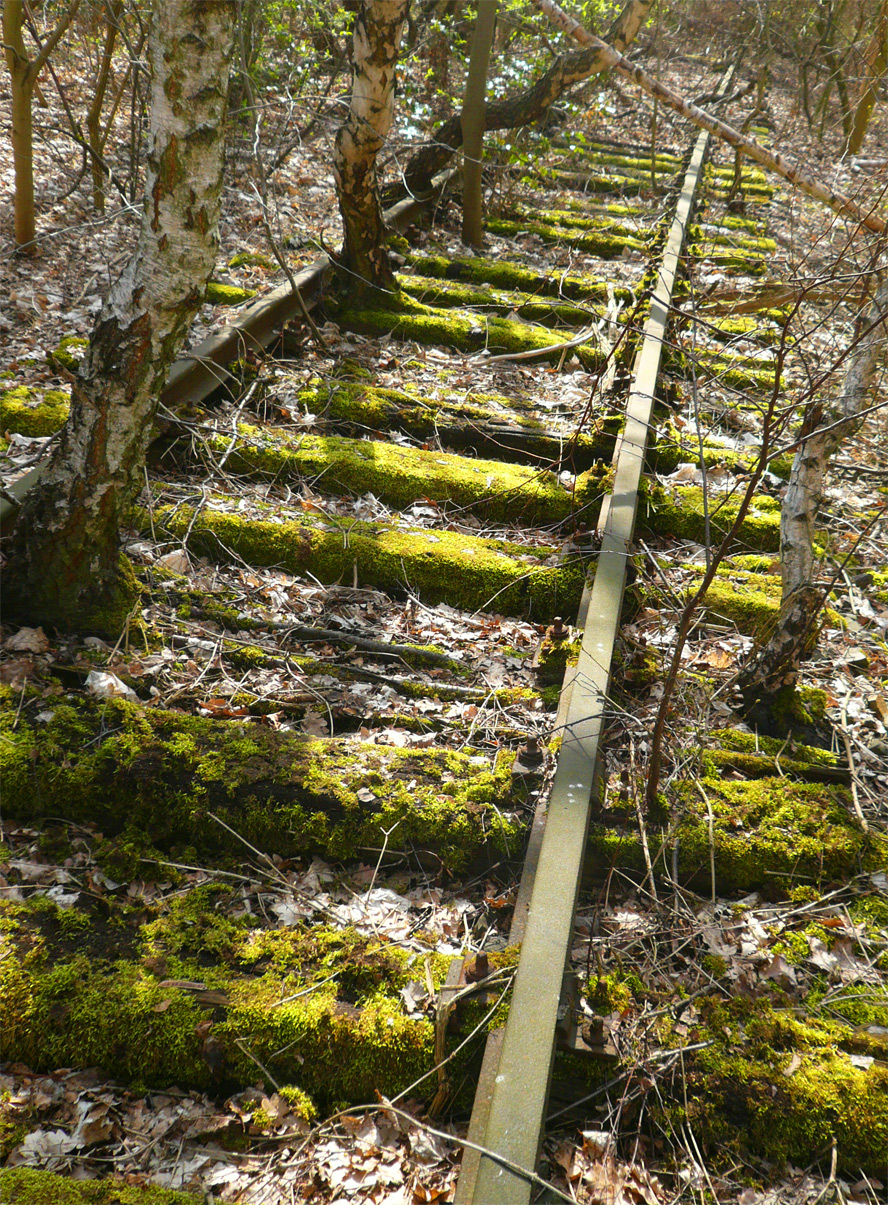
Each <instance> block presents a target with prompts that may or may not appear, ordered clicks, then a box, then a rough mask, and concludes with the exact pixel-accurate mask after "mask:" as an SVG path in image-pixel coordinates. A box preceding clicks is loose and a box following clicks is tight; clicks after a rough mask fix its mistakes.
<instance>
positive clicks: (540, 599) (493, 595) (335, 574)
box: [138, 500, 585, 622]
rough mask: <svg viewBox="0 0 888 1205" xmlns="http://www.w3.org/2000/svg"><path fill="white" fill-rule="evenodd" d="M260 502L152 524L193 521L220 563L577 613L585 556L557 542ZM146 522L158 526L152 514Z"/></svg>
mask: <svg viewBox="0 0 888 1205" xmlns="http://www.w3.org/2000/svg"><path fill="white" fill-rule="evenodd" d="M261 509H262V512H263V514H264V515H266V516H267V517H265V518H262V519H247V518H244V517H243V516H242V515H239V514H235V513H232V512H230V511H223V510H219V509H214V508H213V506H212V500H211V505H209V506H206V507H204V508H203V510H201V512H200V514H199V515H198V516H196V517H195V514H194V510H193V508H191V507H187V506H180V507H178V508H176V507H171V506H165V507H156V508H155V509H154V525H155V529H160V530H166V531H169V532H170V533H172V534H173V535H176V536H177V537H179V538H180V539H181V538H182V537H183V536H184V535H185V533H186V531H188V530H189V526H190V525H191V524H192V522H193V526H191V535H190V537H189V545H188V546H189V548H190V549H191V550H192V551H193V552H196V553H198V554H200V555H204V556H209V557H213V558H216V559H217V560H226V559H228V557H230V555H231V554H236V555H237V556H239V557H242V558H243V559H244V560H245V561H247V562H249V564H251V565H256V566H266V565H274V566H278V567H279V568H282V569H286V570H288V571H289V572H291V573H296V574H301V573H306V572H309V573H311V574H313V575H314V576H315V577H316V578H317V579H318V580H319V581H321V582H325V583H326V582H338V581H344V580H347V581H352V580H353V578H354V577H355V576H356V577H357V580H358V581H360V582H361V583H362V584H364V585H368V584H369V585H374V586H379V587H381V588H382V589H386V590H392V591H398V590H402V589H404V587H405V586H406V585H408V584H409V586H410V587H411V588H412V589H413V590H415V591H416V592H417V593H418V594H419V595H420V597H421V598H423V599H424V600H425V601H427V602H429V603H438V602H447V603H449V604H450V605H451V606H454V607H460V608H462V609H463V610H468V611H479V610H490V611H494V612H496V613H498V614H505V615H525V614H526V615H530V616H532V618H533V619H535V620H536V621H537V622H543V621H548V620H551V619H552V618H553V616H555V615H561V614H565V615H570V614H573V613H574V611H575V610H576V607H577V606H578V605H579V600H580V594H581V592H582V587H583V581H584V579H585V566H584V564H583V563H582V562H581V561H580V560H579V559H574V560H570V561H565V562H564V563H561V564H559V563H549V562H550V561H554V562H557V560H558V549H557V548H554V547H543V548H540V547H538V546H535V547H531V548H528V547H525V546H523V545H519V544H512V543H510V542H508V541H506V540H494V539H483V538H480V537H477V536H463V535H458V534H457V533H456V532H452V531H438V532H433V531H428V530H426V529H424V528H420V529H406V530H405V529H402V528H400V527H398V526H395V525H392V524H388V523H382V522H380V523H367V522H356V521H354V520H350V519H342V518H337V517H335V516H332V515H331V516H325V517H324V518H323V519H322V518H320V517H318V516H317V515H309V514H306V513H297V512H282V509H281V508H279V507H274V506H268V505H263V506H262V508H261ZM138 524H139V526H141V527H143V528H144V529H145V530H146V531H147V530H149V529H150V523H149V520H148V516H147V514H145V515H141V516H139V517H138Z"/></svg>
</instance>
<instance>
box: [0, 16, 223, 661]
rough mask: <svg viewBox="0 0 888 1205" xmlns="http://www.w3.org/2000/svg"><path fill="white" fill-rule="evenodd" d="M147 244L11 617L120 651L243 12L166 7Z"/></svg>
mask: <svg viewBox="0 0 888 1205" xmlns="http://www.w3.org/2000/svg"><path fill="white" fill-rule="evenodd" d="M153 7H154V19H153V25H152V31H151V36H150V42H149V54H150V60H151V66H152V77H151V117H150V124H149V132H148V148H147V178H146V183H145V201H144V209H143V214H142V228H141V232H140V235H139V241H138V244H137V246H136V249H135V251H134V252H133V255H132V257H131V258H130V260H129V262H128V263H127V265H126V266H125V267H124V269H123V272H122V274H121V276H120V278H119V279H118V280H117V282H116V283H115V284H114V285H113V286H112V288H111V291H110V293H109V295H108V298H107V300H106V302H105V304H104V306H103V308H102V311H101V313H100V314H99V316H98V318H97V319H96V323H95V326H94V328H93V331H92V335H91V338H90V344H89V349H88V352H87V355H86V358H85V360H84V362H83V365H82V366H81V369H80V371H79V373H78V374H77V376H76V377H75V378H74V381H73V384H72V391H71V414H70V417H69V419H68V423H67V425H66V426H65V428H64V430H63V431H62V435H61V438H60V441H59V443H58V445H57V447H56V449H55V453H54V454H53V457H52V459H51V461H50V463H49V465H48V466H47V469H46V471H45V472H44V474H43V476H42V477H41V479H40V481H39V483H38V484H37V485H36V486H34V488H33V489H32V490H31V492H30V493H29V494H28V496H27V499H26V502H25V504H24V506H23V507H22V510H21V511H20V513H19V516H18V520H17V522H16V527H15V532H14V538H13V551H12V556H11V560H10V563H9V564H8V566H7V568H6V572H5V574H4V581H3V587H4V602H5V613H6V616H8V617H9V618H18V619H21V620H27V621H28V622H30V623H35V624H37V623H39V624H46V625H50V626H52V627H55V628H60V629H65V630H69V631H71V630H74V631H79V632H83V631H92V632H98V633H99V634H101V635H109V636H111V637H112V638H116V637H117V636H118V635H119V634H120V631H121V625H122V622H123V620H124V618H125V617H126V614H127V613H128V611H129V610H130V608H131V607H132V605H133V601H134V597H135V589H134V586H135V583H134V580H133V577H132V570H131V569H130V568H129V565H128V562H126V560H125V559H124V558H122V557H121V555H120V552H119V531H120V527H121V524H122V522H123V521H124V519H125V517H126V514H127V511H128V510H129V508H130V506H131V504H132V501H133V499H134V497H135V495H136V493H137V491H138V489H139V488H140V485H141V482H142V472H143V465H144V462H145V451H146V448H147V445H148V442H149V439H150V437H151V429H152V423H153V420H154V417H155V412H156V407H157V398H158V396H159V394H160V391H161V389H162V387H163V385H164V383H165V381H166V376H167V370H168V369H169V367H170V364H171V363H172V361H173V360H174V359H175V357H176V355H177V354H178V352H179V349H180V348H181V346H182V343H183V341H184V339H185V336H186V334H187V331H188V328H189V325H190V323H191V320H192V318H193V317H194V314H195V312H196V311H197V309H198V307H199V305H200V304H201V299H202V297H203V293H204V290H205V288H206V283H207V280H208V279H209V276H210V274H211V272H212V270H213V266H214V263H215V256H216V249H217V246H218V221H219V197H220V192H221V184H222V166H223V125H224V118H225V112H226V107H227V93H228V68H229V59H230V55H231V48H232V45H233V23H234V18H235V15H236V11H237V10H236V5H234V4H232V3H231V2H230V0H155V2H154V6H153Z"/></svg>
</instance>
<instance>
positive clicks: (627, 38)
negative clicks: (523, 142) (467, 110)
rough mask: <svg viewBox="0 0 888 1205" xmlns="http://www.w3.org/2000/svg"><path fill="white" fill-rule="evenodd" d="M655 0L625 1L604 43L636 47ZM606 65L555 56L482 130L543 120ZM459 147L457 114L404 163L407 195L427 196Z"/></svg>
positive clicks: (493, 110) (590, 54) (576, 54)
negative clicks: (570, 91)
mask: <svg viewBox="0 0 888 1205" xmlns="http://www.w3.org/2000/svg"><path fill="white" fill-rule="evenodd" d="M652 2H653V0H628V3H627V4H626V7H625V8H624V9H623V11H622V12H621V13H620V15H619V17H618V18H617V20H616V21H615V23H614V25H613V26H612V27H611V29H610V31H609V32H608V35H607V40H608V42H609V43H610V44H611V45H613V46H615V47H616V48H617V49H618V50H620V51H623V50H625V49H626V48H627V47H628V46H630V45H631V44H632V42H634V40H635V38H636V37H637V35H638V31H639V30H640V29H641V28H642V26H643V25H644V24H645V22H646V21H647V19H648V13H649V12H650V8H651V4H652ZM609 66H610V63H608V62H607V61H606V60H605V57H604V55H603V54H602V52H601V51H599V50H575V51H572V52H570V53H569V54H562V55H559V56H558V58H557V59H556V60H555V62H554V63H553V64H552V65H551V67H549V69H548V70H547V71H546V72H544V74H543V75H541V76H540V78H539V79H538V80H536V81H535V82H534V83H533V84H531V86H530V87H529V88H526V89H525V91H524V92H519V93H518V95H517V96H512V97H506V99H505V100H497V101H491V102H489V103H488V105H487V108H486V113H485V117H484V129H485V130H486V131H489V130H514V129H517V128H518V127H519V126H526V125H530V124H531V123H532V122H534V121H539V120H540V119H541V118H542V117H543V116H545V114H546V111H547V110H548V108H549V106H550V105H552V104H553V103H554V102H555V101H556V100H557V99H558V97H559V96H561V95H562V93H564V92H566V91H567V89H568V88H570V87H572V86H573V85H574V84H578V83H580V82H581V81H582V80H584V79H588V78H589V77H590V76H591V75H598V74H600V73H601V72H602V71H606V70H607V69H608V67H609ZM462 144H463V131H462V122H461V115H460V114H459V113H456V114H455V115H454V116H453V117H451V118H449V119H448V120H447V121H445V122H444V124H443V125H442V126H439V128H438V129H437V130H436V131H435V136H434V141H433V142H430V143H429V144H428V145H427V146H424V147H422V148H421V149H420V150H418V151H417V152H416V154H415V155H414V156H413V157H412V158H411V160H410V162H409V163H408V164H407V168H406V171H405V173H404V180H405V183H406V185H407V189H408V190H409V191H410V192H411V193H420V194H422V193H423V192H426V191H427V190H428V188H429V186H430V184H431V181H432V177H433V176H435V175H436V174H437V173H438V172H439V171H441V169H442V168H443V167H445V166H446V165H447V163H448V161H449V160H450V159H451V158H452V157H453V155H454V154H455V153H456V152H457V151H458V150H459V149H460V147H461V146H462Z"/></svg>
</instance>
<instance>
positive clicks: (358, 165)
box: [333, 0, 409, 293]
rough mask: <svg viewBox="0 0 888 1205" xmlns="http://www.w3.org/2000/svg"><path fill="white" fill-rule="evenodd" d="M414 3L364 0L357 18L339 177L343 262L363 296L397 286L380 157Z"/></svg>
mask: <svg viewBox="0 0 888 1205" xmlns="http://www.w3.org/2000/svg"><path fill="white" fill-rule="evenodd" d="M408 5H409V0H362V3H361V7H360V9H359V11H358V13H357V15H356V16H355V33H354V56H353V59H354V61H353V74H352V100H351V109H350V111H349V115H348V117H347V118H346V120H345V122H344V123H343V125H342V126H341V127H340V129H339V131H338V133H337V135H336V143H335V145H334V148H333V175H334V177H335V179H336V191H337V195H338V197H339V211H340V213H341V214H342V225H343V231H344V235H345V238H344V242H343V246H342V256H341V260H340V263H341V267H342V269H343V270H344V271H345V272H346V273H347V274H348V278H349V287H350V288H351V289H352V290H353V291H354V292H357V293H361V292H364V291H365V290H366V289H368V288H381V289H388V290H391V289H393V288H394V287H395V277H394V273H393V271H392V267H391V264H390V262H389V257H388V252H387V250H386V246H385V230H384V227H383V222H382V209H381V207H380V203H379V192H378V189H377V186H376V156H377V155H378V153H379V150H380V148H381V147H382V145H383V143H384V142H385V138H386V135H387V134H388V132H389V129H390V128H391V124H392V113H393V111H394V100H395V63H396V62H397V58H398V47H399V45H400V42H401V33H402V32H403V29H404V23H405V21H406V19H407V9H408Z"/></svg>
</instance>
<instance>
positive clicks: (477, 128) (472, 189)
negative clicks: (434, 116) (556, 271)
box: [460, 0, 497, 247]
mask: <svg viewBox="0 0 888 1205" xmlns="http://www.w3.org/2000/svg"><path fill="white" fill-rule="evenodd" d="M496 9H497V0H487V3H486V4H479V5H478V16H477V18H476V19H475V32H474V34H473V35H472V53H471V58H470V60H469V72H468V76H467V77H466V95H465V97H464V99H463V107H462V113H461V114H460V125H461V129H462V136H463V219H462V240H463V242H464V243H468V244H469V245H470V246H472V247H480V246H481V244H482V242H483V241H484V226H483V223H482V220H481V219H482V209H483V206H482V203H481V168H482V159H483V156H484V116H485V112H486V108H487V105H486V93H487V69H488V67H489V66H490V48H491V46H492V45H493V31H494V29H495V28H496Z"/></svg>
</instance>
